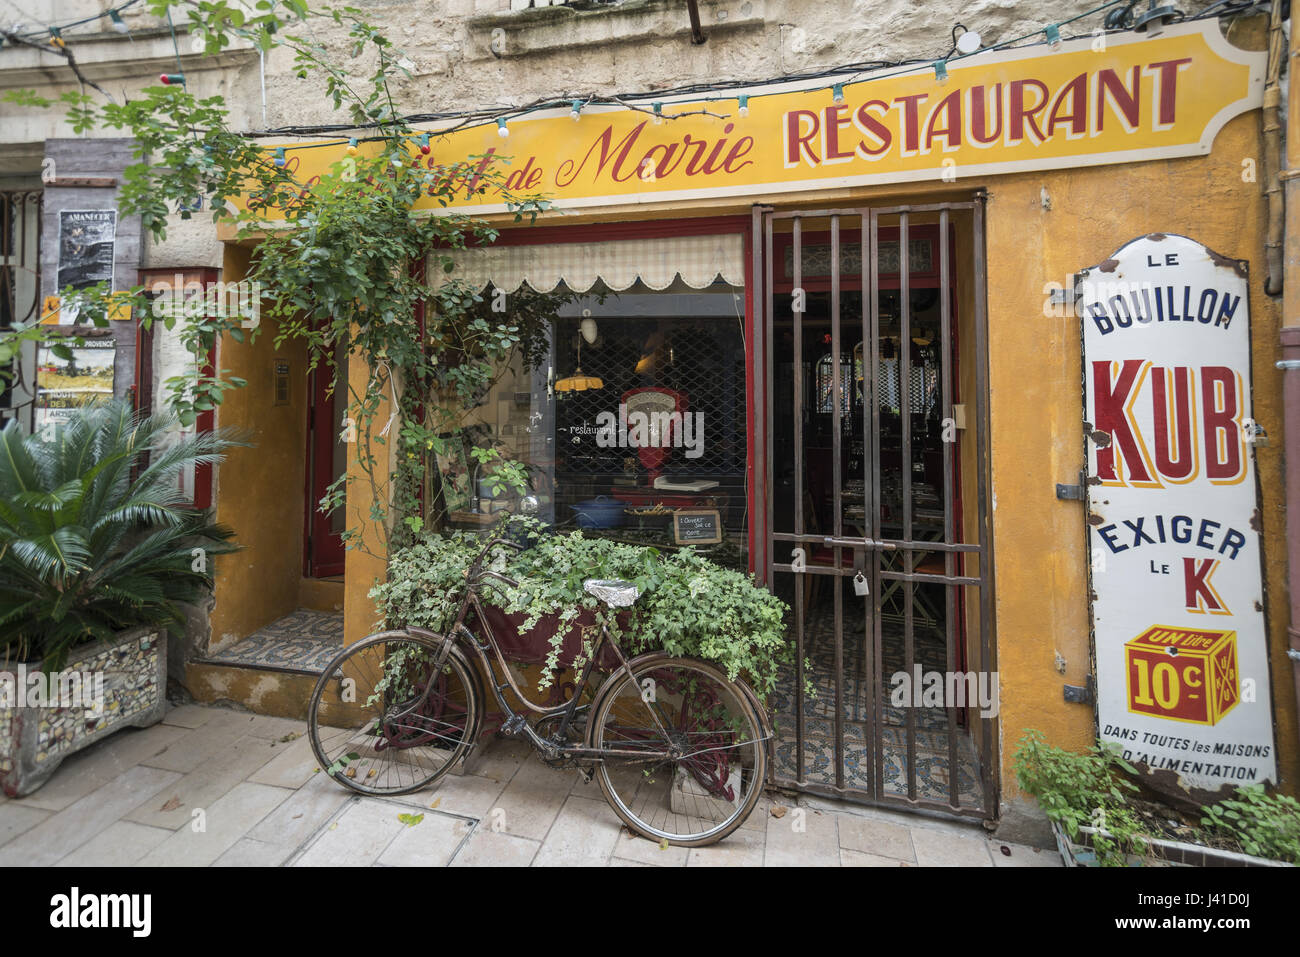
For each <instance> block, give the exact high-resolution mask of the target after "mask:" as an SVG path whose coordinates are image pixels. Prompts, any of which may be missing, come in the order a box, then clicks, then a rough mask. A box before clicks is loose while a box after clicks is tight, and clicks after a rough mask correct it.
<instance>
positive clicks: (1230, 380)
mask: <svg viewBox="0 0 1300 957" xmlns="http://www.w3.org/2000/svg"><path fill="white" fill-rule="evenodd" d="M1248 276H1249V273H1248V264H1247V263H1246V262H1244V261H1239V260H1234V259H1228V258H1226V257H1223V256H1220V255H1218V254H1216V253H1214V252H1213V251H1211V250H1209V249H1207V248H1206V247H1204V246H1203V245H1201V244H1200V243H1198V242H1195V241H1194V240H1191V239H1188V238H1186V237H1183V236H1175V235H1169V234H1162V233H1153V234H1150V235H1147V236H1143V237H1140V238H1138V239H1135V240H1132V241H1131V242H1129V243H1128V244H1126V245H1125V246H1123V247H1121V248H1120V249H1119V250H1118V251H1117V252H1116V253H1114V255H1113V256H1112V257H1111V258H1110V259H1107V260H1106V261H1105V262H1103V263H1101V264H1100V265H1097V266H1094V267H1092V268H1090V269H1086V270H1084V271H1083V272H1081V273H1079V274H1078V276H1077V277H1076V280H1077V285H1076V293H1077V298H1076V308H1077V311H1078V313H1079V316H1080V319H1081V322H1082V325H1083V386H1084V414H1085V420H1086V421H1085V423H1084V430H1085V434H1086V436H1087V438H1086V446H1087V457H1088V458H1087V461H1088V480H1087V490H1088V494H1087V505H1088V508H1087V515H1088V519H1087V521H1088V539H1089V545H1090V551H1091V563H1090V567H1091V576H1090V577H1091V582H1092V600H1091V611H1092V629H1093V647H1094V652H1095V656H1096V661H1095V668H1096V681H1097V722H1098V732H1099V734H1100V736H1101V738H1102V739H1103V740H1104V741H1108V742H1114V743H1115V744H1118V745H1119V746H1120V747H1121V748H1122V749H1123V753H1124V756H1125V757H1126V758H1127V759H1128V760H1129V761H1131V762H1133V763H1136V764H1139V765H1141V766H1144V767H1145V768H1146V769H1147V770H1149V771H1151V772H1154V773H1155V775H1156V780H1157V781H1162V782H1164V783H1165V784H1167V785H1170V786H1172V787H1176V788H1178V789H1180V790H1184V791H1191V790H1193V789H1196V790H1204V791H1217V790H1218V789H1220V788H1223V787H1225V786H1227V787H1236V786H1240V785H1248V784H1259V783H1262V782H1265V781H1271V782H1276V780H1277V762H1276V755H1275V743H1274V735H1273V709H1272V702H1271V700H1270V693H1269V671H1268V646H1267V631H1266V627H1265V609H1264V586H1263V572H1262V567H1263V566H1262V551H1261V539H1260V532H1259V524H1260V521H1259V514H1260V512H1259V502H1258V490H1257V481H1256V472H1255V444H1254V442H1255V424H1254V421H1253V420H1252V419H1251V365H1250V311H1249V297H1248Z"/></svg>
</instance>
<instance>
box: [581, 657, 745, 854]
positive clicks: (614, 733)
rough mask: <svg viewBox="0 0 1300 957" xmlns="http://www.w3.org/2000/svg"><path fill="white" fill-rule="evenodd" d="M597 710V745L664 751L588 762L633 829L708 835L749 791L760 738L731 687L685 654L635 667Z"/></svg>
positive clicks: (682, 836) (679, 839)
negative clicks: (649, 757) (644, 757)
mask: <svg viewBox="0 0 1300 957" xmlns="http://www.w3.org/2000/svg"><path fill="white" fill-rule="evenodd" d="M597 718H598V721H599V727H598V728H597V729H596V732H597V736H596V737H595V738H594V739H593V740H594V741H595V742H596V746H597V747H599V748H601V749H602V750H609V751H613V752H620V751H621V752H626V751H637V750H641V749H644V750H647V751H656V752H661V753H663V752H666V753H668V754H669V757H668V759H666V760H656V761H655V762H654V764H653V766H647V765H648V764H649V761H647V762H641V761H638V760H637V759H635V758H624V757H620V756H615V755H613V754H611V756H610V757H609V758H606V759H605V760H604V761H603V762H602V763H601V764H600V765H599V767H598V773H599V775H600V777H601V786H602V789H603V790H604V791H605V794H606V797H607V798H609V800H610V802H611V804H613V805H614V807H615V810H617V811H618V812H619V814H620V816H622V817H623V818H624V820H625V821H628V823H629V824H631V825H632V826H633V827H634V828H635V829H636V830H638V831H640V832H641V833H642V834H644V835H646V836H648V837H651V838H653V839H664V838H667V839H668V840H669V841H670V842H674V843H686V844H699V843H708V842H710V841H712V840H716V839H718V837H721V836H723V835H725V834H726V833H729V832H730V831H731V830H733V829H734V828H735V827H736V826H738V825H739V823H740V821H741V820H743V817H744V816H745V815H747V814H748V813H749V811H750V809H752V807H753V802H754V801H755V800H757V791H758V790H759V789H761V787H762V776H763V772H764V769H765V767H766V754H765V751H764V750H763V749H764V747H765V738H764V736H763V735H762V732H761V727H759V726H758V725H756V723H755V721H754V717H753V712H752V709H751V708H750V707H749V705H748V702H747V701H746V700H745V699H744V696H743V694H742V693H741V692H740V691H739V689H738V688H737V686H736V685H735V684H733V683H732V682H730V681H727V680H726V679H725V678H722V677H720V676H719V675H717V673H716V672H714V671H713V670H712V669H710V668H708V667H706V666H703V665H701V664H700V663H698V662H691V661H689V660H685V659H675V660H672V661H671V662H669V663H663V664H652V665H646V666H643V667H642V668H641V669H639V670H638V672H637V674H636V675H635V678H634V679H633V680H627V681H625V682H624V683H623V684H622V685H620V686H618V687H617V688H616V689H615V690H614V691H613V692H611V695H610V700H608V702H607V703H605V704H603V705H602V714H600V715H598V716H597Z"/></svg>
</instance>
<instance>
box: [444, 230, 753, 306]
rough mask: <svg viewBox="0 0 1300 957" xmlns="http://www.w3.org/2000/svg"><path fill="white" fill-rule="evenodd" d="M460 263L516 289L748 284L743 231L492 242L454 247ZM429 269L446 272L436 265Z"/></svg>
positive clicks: (460, 268)
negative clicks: (515, 243)
mask: <svg viewBox="0 0 1300 957" xmlns="http://www.w3.org/2000/svg"><path fill="white" fill-rule="evenodd" d="M440 255H443V256H450V258H451V259H452V260H453V261H454V262H455V263H456V268H455V270H454V271H453V272H451V273H450V275H449V278H452V279H462V280H464V281H465V282H467V283H469V284H470V285H472V286H473V287H474V288H475V289H482V288H484V287H485V286H487V284H488V283H491V284H492V285H493V286H495V287H496V288H497V289H504V290H506V291H507V292H512V291H514V290H515V289H518V288H519V287H520V286H521V285H523V284H524V283H528V285H529V286H531V287H532V288H533V289H535V290H537V291H538V292H550V291H551V290H552V289H554V288H555V287H556V286H558V285H559V284H560V282H561V281H563V282H564V283H565V284H566V285H568V287H569V288H570V289H572V290H573V291H574V292H586V291H587V290H589V289H590V288H591V287H592V286H594V285H595V284H596V282H597V280H603V281H604V283H605V285H606V286H608V287H609V288H610V289H613V290H616V291H622V290H624V289H628V288H630V287H631V286H632V285H633V284H634V283H635V282H636V281H637V280H638V279H639V280H641V281H642V282H643V283H645V284H646V285H647V286H649V287H650V288H651V289H667V288H668V287H669V286H671V285H672V284H673V281H674V280H675V279H676V278H677V277H678V276H680V277H681V279H682V282H684V283H685V284H686V285H688V286H690V287H691V288H693V289H704V288H706V287H708V286H711V285H713V283H714V282H715V281H716V280H717V279H718V278H719V277H721V278H722V279H723V281H724V282H727V283H730V284H731V285H733V286H743V285H744V284H745V247H744V240H743V238H742V237H741V236H740V235H739V234H735V233H732V234H725V235H717V236H669V237H665V238H659V239H627V240H613V241H608V242H595V243H552V244H549V245H546V244H540V245H534V246H488V247H485V248H481V249H453V250H445V251H443V252H441V253H440ZM430 275H434V276H438V275H445V274H444V273H443V271H442V270H441V269H437V268H434V269H431V270H430Z"/></svg>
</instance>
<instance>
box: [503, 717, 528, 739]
mask: <svg viewBox="0 0 1300 957" xmlns="http://www.w3.org/2000/svg"><path fill="white" fill-rule="evenodd" d="M525 725H526V722H525V721H524V716H523V715H521V714H515V715H511V716H510V717H508V718H506V720H505V723H504V724H502V725H501V733H502V734H503V735H505V736H506V737H507V738H517V737H519V736H520V735H521V734H523V731H524V727H525Z"/></svg>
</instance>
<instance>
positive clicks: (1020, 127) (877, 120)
mask: <svg viewBox="0 0 1300 957" xmlns="http://www.w3.org/2000/svg"><path fill="white" fill-rule="evenodd" d="M1265 59H1266V54H1265V53H1264V52H1262V51H1246V50H1241V49H1238V48H1237V47H1234V46H1233V45H1231V44H1230V43H1228V41H1227V40H1226V39H1224V37H1223V36H1222V34H1221V33H1220V32H1219V28H1218V24H1217V23H1216V22H1215V21H1213V20H1203V21H1193V22H1190V23H1183V24H1179V25H1176V26H1170V27H1168V28H1167V29H1165V30H1164V31H1163V32H1162V33H1161V34H1160V35H1159V36H1156V37H1151V36H1147V35H1144V34H1137V33H1132V34H1127V35H1114V36H1109V37H1107V40H1106V44H1105V47H1104V49H1094V47H1093V44H1092V42H1091V38H1084V39H1080V40H1073V41H1066V42H1064V43H1062V44H1061V45H1060V46H1059V47H1058V48H1056V49H1051V48H1049V47H1047V46H1046V45H1044V44H1035V45H1030V46H1025V47H1018V48H1013V49H1008V50H1002V51H985V52H981V53H979V54H977V55H974V56H971V57H964V58H960V59H956V60H953V61H951V62H950V63H949V65H948V82H947V83H945V84H940V83H939V82H937V81H936V78H935V76H934V72H933V70H931V69H929V68H927V67H925V66H918V67H916V68H915V69H909V70H906V71H902V72H900V71H899V70H898V69H897V68H888V69H882V70H878V71H875V73H874V75H873V73H872V72H869V71H865V72H862V73H858V74H854V75H853V76H851V77H845V78H844V82H843V83H841V84H838V85H837V86H836V87H835V88H836V89H838V90H839V91H840V95H836V93H835V92H834V91H833V90H832V89H831V88H829V87H831V86H832V85H833V84H832V83H831V81H830V80H828V79H826V78H819V79H816V80H806V81H794V82H788V83H771V84H767V85H754V86H749V87H746V88H745V89H744V90H731V89H719V90H715V91H711V92H710V93H709V94H707V95H706V96H704V97H703V98H700V99H695V100H691V99H689V98H687V99H673V98H672V97H670V96H669V95H667V94H665V95H664V100H665V102H663V103H662V106H661V109H662V114H663V119H662V121H660V122H655V121H654V118H653V117H651V116H649V115H647V114H648V112H649V110H648V107H649V104H648V103H645V102H640V104H639V107H638V108H635V109H632V108H626V107H623V106H620V105H613V104H596V103H593V104H591V105H589V106H587V107H585V108H584V109H583V110H582V111H581V113H580V115H579V117H578V121H577V122H576V123H575V122H573V121H572V119H571V118H570V109H569V107H568V105H565V106H563V107H556V108H554V109H547V110H541V111H536V112H529V113H524V114H520V115H517V116H507V117H505V119H506V120H507V123H508V130H507V132H508V133H509V136H508V137H505V138H502V137H500V136H499V135H498V127H497V125H496V123H495V122H494V121H490V120H489V121H485V122H484V123H482V124H478V125H462V124H461V123H459V122H454V121H448V127H454V129H452V128H448V129H447V131H446V132H445V133H440V132H439V130H438V128H437V127H436V126H431V127H428V128H427V132H428V133H429V134H430V135H431V136H432V137H433V140H432V146H433V151H432V154H431V155H428V156H423V155H420V154H419V153H418V152H417V151H416V150H415V147H414V141H413V145H412V156H413V159H414V160H416V161H417V162H420V163H421V164H424V165H427V167H428V168H430V169H435V170H439V169H441V170H447V171H449V173H448V175H454V176H455V177H457V186H463V187H464V189H463V190H460V194H461V195H462V196H463V197H464V200H463V203H462V204H461V205H459V206H455V207H450V209H451V210H452V211H459V210H471V209H472V210H476V211H478V212H494V211H505V210H506V206H505V203H504V201H503V200H504V198H503V197H502V195H501V193H500V190H493V189H489V190H487V191H485V192H482V193H480V192H479V191H478V187H479V186H481V185H482V183H483V182H487V181H488V178H486V177H485V175H484V174H485V172H486V171H487V169H488V168H489V166H490V165H491V164H494V163H501V164H503V165H502V166H501V168H500V171H501V172H502V173H503V175H505V176H506V187H507V189H509V190H511V191H514V192H516V193H538V194H541V195H542V196H544V197H546V198H547V199H549V200H550V201H552V202H553V203H555V204H556V206H557V207H559V208H582V207H591V206H602V205H611V204H617V203H627V202H646V201H653V200H681V199H690V198H716V197H720V196H754V197H760V196H764V195H770V194H772V193H779V192H797V191H800V190H811V189H822V188H828V187H835V188H838V187H844V186H855V185H871V184H876V183H902V182H909V181H925V180H936V179H940V178H943V179H952V178H968V177H974V176H986V175H992V174H999V173H1008V172H1014V171H1017V170H1042V169H1063V168H1068V167H1073V166H1094V165H1099V164H1105V163H1129V162H1135V161H1139V160H1149V159H1167V158H1170V157H1176V156H1196V155H1203V154H1206V153H1209V152H1210V149H1211V148H1212V146H1213V143H1214V138H1215V136H1216V135H1217V134H1218V132H1219V130H1220V129H1221V128H1222V127H1223V125H1224V124H1225V123H1227V122H1228V121H1229V120H1231V119H1232V118H1233V117H1235V116H1237V115H1239V114H1241V113H1244V112H1246V111H1247V110H1251V109H1256V108H1258V107H1259V106H1260V104H1261V102H1262V94H1263V73H1264V63H1265ZM742 94H743V95H744V96H746V98H747V110H746V111H745V112H744V113H743V114H742V111H741V110H740V108H739V101H738V99H737V97H738V96H740V95H742ZM302 145H305V144H304V143H303V142H302V141H298V142H296V143H295V142H285V143H268V144H267V147H266V148H267V149H271V150H273V149H276V148H277V147H281V146H283V147H285V148H286V149H287V150H288V152H289V159H288V161H287V162H286V164H285V165H286V168H289V169H291V170H292V171H293V173H294V175H295V176H296V177H299V178H300V180H301V181H302V182H303V183H305V184H309V187H310V184H313V183H315V182H317V181H319V177H321V176H323V175H324V174H325V173H327V172H328V171H329V169H330V168H331V167H332V166H333V165H334V164H336V163H340V162H343V161H344V158H345V153H344V151H345V149H346V147H347V142H346V141H345V140H338V141H325V142H319V141H318V142H316V143H313V144H312V148H310V149H303V150H301V151H297V152H295V149H294V148H295V146H302ZM359 148H360V150H361V152H363V153H364V152H365V151H366V150H367V149H370V148H371V147H370V146H368V145H367V144H365V143H362V144H360V147H359ZM295 160H296V161H298V162H297V163H295ZM507 162H508V164H509V165H508V166H506V165H504V164H505V163H507ZM415 205H416V207H417V208H429V209H435V208H440V207H439V206H438V199H436V198H433V197H427V196H426V197H422V198H421V199H420V200H418V201H417V202H416V204H415ZM267 213H268V214H271V213H272V211H270V210H268V211H267ZM1103 305H1104V306H1105V307H1106V308H1107V309H1108V310H1110V309H1111V306H1110V304H1103ZM1136 308H1138V309H1141V310H1145V309H1146V306H1145V305H1141V306H1138V307H1136ZM1225 308H1228V307H1227V306H1225V303H1224V301H1223V300H1222V298H1221V297H1219V296H1217V295H1216V296H1215V297H1214V300H1213V304H1211V302H1210V301H1209V300H1206V302H1205V303H1204V304H1202V302H1201V299H1200V298H1199V295H1198V297H1197V298H1193V299H1189V300H1187V301H1186V302H1184V301H1182V300H1181V299H1180V298H1178V297H1175V298H1174V299H1172V300H1171V299H1170V297H1169V295H1168V290H1165V291H1164V294H1162V295H1161V297H1160V301H1159V303H1157V302H1156V301H1155V299H1154V297H1153V298H1152V301H1151V303H1150V311H1151V312H1152V313H1154V314H1155V315H1156V317H1157V318H1156V321H1158V322H1168V321H1175V320H1174V319H1173V318H1172V317H1173V316H1174V315H1177V316H1179V317H1186V316H1189V315H1194V316H1195V317H1196V321H1201V319H1200V317H1201V315H1202V314H1203V312H1205V311H1208V313H1206V314H1209V315H1210V321H1215V320H1217V319H1218V318H1220V315H1221V310H1223V309H1225ZM1114 309H1115V310H1116V311H1115V312H1114V313H1113V314H1112V313H1110V312H1109V311H1108V314H1107V315H1108V318H1109V319H1110V321H1111V322H1112V324H1113V325H1114V327H1115V328H1123V323H1125V322H1126V321H1132V320H1131V319H1130V318H1128V317H1130V316H1132V315H1134V313H1131V312H1130V313H1127V314H1126V313H1125V312H1124V311H1123V309H1122V307H1121V306H1120V305H1119V304H1116V305H1115V306H1114ZM1143 314H1144V315H1145V314H1146V313H1145V312H1144V313H1143ZM1161 316H1163V317H1164V318H1160V317H1161ZM1229 319H1230V316H1229ZM1177 321H1183V320H1182V319H1181V318H1180V319H1179V320H1177Z"/></svg>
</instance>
